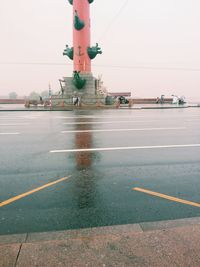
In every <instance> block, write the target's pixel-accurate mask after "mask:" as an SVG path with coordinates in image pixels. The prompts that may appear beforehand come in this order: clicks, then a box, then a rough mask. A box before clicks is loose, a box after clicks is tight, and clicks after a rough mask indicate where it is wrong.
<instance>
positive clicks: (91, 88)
mask: <svg viewBox="0 0 200 267" xmlns="http://www.w3.org/2000/svg"><path fill="white" fill-rule="evenodd" d="M80 77H81V78H82V79H85V80H86V83H85V85H84V87H83V88H82V89H77V88H76V86H75V85H74V84H73V77H64V78H63V81H64V83H63V84H64V85H63V89H64V92H63V95H60V96H57V97H53V105H58V102H59V103H60V104H59V106H62V105H64V106H66V105H73V100H74V98H76V97H79V99H80V104H81V105H82V106H90V105H105V98H106V96H105V95H103V94H101V93H100V92H99V90H98V80H97V79H96V78H95V77H94V76H93V75H92V73H84V74H80ZM56 102H57V104H56ZM61 102H62V103H61Z"/></svg>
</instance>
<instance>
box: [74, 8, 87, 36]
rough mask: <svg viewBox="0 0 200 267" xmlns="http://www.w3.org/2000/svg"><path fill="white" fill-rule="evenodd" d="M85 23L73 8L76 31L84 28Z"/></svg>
mask: <svg viewBox="0 0 200 267" xmlns="http://www.w3.org/2000/svg"><path fill="white" fill-rule="evenodd" d="M84 26H85V23H84V21H82V20H81V19H80V18H79V16H78V12H77V10H75V16H74V27H75V29H76V30H77V31H80V30H82V29H83V28H84Z"/></svg>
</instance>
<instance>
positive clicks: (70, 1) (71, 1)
mask: <svg viewBox="0 0 200 267" xmlns="http://www.w3.org/2000/svg"><path fill="white" fill-rule="evenodd" d="M68 1H69V3H70V4H71V5H73V0H68ZM88 2H89V3H90V4H91V3H92V2H94V0H88Z"/></svg>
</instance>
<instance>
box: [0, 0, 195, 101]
mask: <svg viewBox="0 0 200 267" xmlns="http://www.w3.org/2000/svg"><path fill="white" fill-rule="evenodd" d="M90 7H91V35H92V43H91V45H93V44H94V45H95V43H96V42H99V46H100V47H101V48H102V51H103V54H102V55H98V56H97V57H96V59H94V60H93V61H92V70H93V74H94V75H95V76H96V77H98V75H99V74H102V77H103V80H104V84H105V86H106V87H107V88H108V90H109V91H132V95H133V96H137V97H144V96H147V97H151V96H159V95H161V94H165V95H166V96H170V95H171V94H178V95H185V96H186V98H189V97H199V99H200V15H199V14H200V1H199V0H137V1H136V0H126V1H125V0H95V1H94V2H93V3H92V4H91V5H90ZM0 38H1V39H0V95H6V94H8V93H9V92H11V91H15V92H17V94H18V95H28V94H29V93H30V92H31V91H33V90H35V91H37V92H41V91H43V90H47V89H48V84H49V83H50V84H51V87H52V89H53V90H54V91H56V90H59V83H58V79H60V78H62V77H63V76H71V75H72V71H73V68H72V61H70V60H69V59H68V58H67V57H63V55H62V53H63V50H64V48H65V45H66V44H69V45H72V6H71V5H70V4H69V3H68V1H67V0H0ZM11 63H12V64H11ZM13 63H17V64H13ZM20 63H24V64H20ZM25 63H28V64H25ZM32 63H35V64H32ZM37 63H45V64H43V65H41V64H40V65H39V64H37ZM47 63H49V65H48V64H47Z"/></svg>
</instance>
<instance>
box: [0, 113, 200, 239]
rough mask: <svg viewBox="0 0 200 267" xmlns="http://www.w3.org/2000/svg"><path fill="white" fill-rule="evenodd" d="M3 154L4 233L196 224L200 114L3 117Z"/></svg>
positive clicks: (0, 220) (0, 229) (0, 224)
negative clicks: (155, 223)
mask: <svg viewBox="0 0 200 267" xmlns="http://www.w3.org/2000/svg"><path fill="white" fill-rule="evenodd" d="M0 148H1V149H0V202H1V203H0V234H10V233H27V232H42V231H55V230H67V229H80V228H88V227H98V226H110V225H120V224H132V223H141V222H151V221H160V220H172V219H179V218H188V217H198V216H200V206H198V205H199V204H200V194H199V192H200V183H199V181H200V164H199V163H200V153H199V152H200V110H199V109H195V108H194V109H193V108H190V109H172V110H171V109H170V110H168V109H165V110H162V109H161V110H153V109H152V110H99V111H86V110H85V111H81V110H77V111H66V112H64V111H63V112H62V111H60V112H39V111H38V112H30V111H29V112H16V113H15V112H1V113H0ZM63 177H68V179H66V180H63V181H60V182H58V183H56V184H50V183H52V182H54V181H58V180H59V179H60V178H63ZM44 185H47V187H45V188H41V187H42V186H44ZM136 187H137V188H142V189H146V190H149V191H151V192H152V191H153V192H156V193H159V194H164V195H167V196H171V197H174V198H177V199H181V200H186V201H189V202H191V203H196V204H197V206H194V205H190V204H185V203H181V202H177V201H176V199H172V200H169V199H166V198H163V197H160V196H155V195H151V194H148V193H144V192H140V191H136V190H134V188H136ZM38 188H40V189H38ZM33 189H38V190H36V191H35V192H30V191H31V190H33ZM23 193H27V194H26V195H25V196H22V194H23ZM18 196H20V197H19V198H17V197H18ZM10 199H12V201H11V202H9V201H8V202H6V201H7V200H10Z"/></svg>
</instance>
